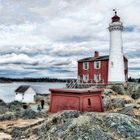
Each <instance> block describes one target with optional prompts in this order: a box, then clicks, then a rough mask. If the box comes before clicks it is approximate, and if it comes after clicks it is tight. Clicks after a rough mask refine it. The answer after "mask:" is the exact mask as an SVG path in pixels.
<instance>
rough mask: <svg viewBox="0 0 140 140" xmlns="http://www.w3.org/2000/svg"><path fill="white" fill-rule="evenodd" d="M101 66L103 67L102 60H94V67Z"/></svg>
mask: <svg viewBox="0 0 140 140" xmlns="http://www.w3.org/2000/svg"><path fill="white" fill-rule="evenodd" d="M100 67H101V61H95V62H94V68H95V69H100Z"/></svg>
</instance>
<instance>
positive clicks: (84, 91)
mask: <svg viewBox="0 0 140 140" xmlns="http://www.w3.org/2000/svg"><path fill="white" fill-rule="evenodd" d="M50 91H51V93H55V94H59V93H60V94H61V93H66V94H90V93H91V94H96V93H102V92H103V91H104V89H63V88H62V89H50Z"/></svg>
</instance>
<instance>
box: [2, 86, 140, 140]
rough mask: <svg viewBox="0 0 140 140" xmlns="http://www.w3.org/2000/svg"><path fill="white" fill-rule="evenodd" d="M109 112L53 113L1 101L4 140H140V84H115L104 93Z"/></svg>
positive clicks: (17, 103)
mask: <svg viewBox="0 0 140 140" xmlns="http://www.w3.org/2000/svg"><path fill="white" fill-rule="evenodd" d="M103 97H104V105H105V112H104V113H99V112H79V111H74V110H69V111H62V112H58V113H55V114H51V113H49V112H48V111H41V112H36V111H33V110H31V109H30V108H28V109H23V104H22V103H20V102H12V103H5V102H4V101H2V100H0V139H2V140H139V139H140V101H139V99H140V85H139V84H130V85H127V86H126V85H119V86H118V85H113V86H110V87H108V88H106V89H105V91H104V93H103Z"/></svg>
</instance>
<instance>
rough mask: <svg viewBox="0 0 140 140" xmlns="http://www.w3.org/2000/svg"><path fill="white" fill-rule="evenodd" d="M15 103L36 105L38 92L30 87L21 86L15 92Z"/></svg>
mask: <svg viewBox="0 0 140 140" xmlns="http://www.w3.org/2000/svg"><path fill="white" fill-rule="evenodd" d="M15 93H16V94H15V101H20V102H24V103H34V102H35V97H36V92H35V90H34V89H33V88H32V87H30V86H28V85H21V86H19V87H18V88H17V89H16V90H15Z"/></svg>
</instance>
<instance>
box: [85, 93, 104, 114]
mask: <svg viewBox="0 0 140 140" xmlns="http://www.w3.org/2000/svg"><path fill="white" fill-rule="evenodd" d="M83 111H88V112H91V111H95V112H101V111H102V106H101V99H100V96H98V95H94V96H85V97H83Z"/></svg>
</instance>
